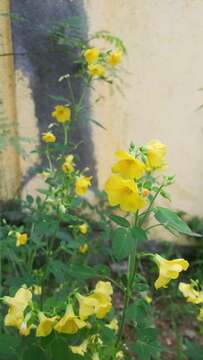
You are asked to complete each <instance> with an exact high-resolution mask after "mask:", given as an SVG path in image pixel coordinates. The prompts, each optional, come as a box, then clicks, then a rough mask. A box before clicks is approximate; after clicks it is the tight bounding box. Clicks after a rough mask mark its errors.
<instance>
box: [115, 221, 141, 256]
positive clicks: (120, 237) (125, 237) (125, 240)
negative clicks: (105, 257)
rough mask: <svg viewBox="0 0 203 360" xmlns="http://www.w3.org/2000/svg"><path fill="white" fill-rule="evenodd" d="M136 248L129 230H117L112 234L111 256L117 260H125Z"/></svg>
mask: <svg viewBox="0 0 203 360" xmlns="http://www.w3.org/2000/svg"><path fill="white" fill-rule="evenodd" d="M135 248H136V241H135V239H134V238H133V236H132V234H131V231H130V229H126V228H118V229H116V230H115V231H114V233H113V239H112V254H113V255H114V256H115V257H116V259H117V260H122V259H124V258H126V257H127V256H128V255H129V254H130V253H132V252H133V251H134V250H135Z"/></svg>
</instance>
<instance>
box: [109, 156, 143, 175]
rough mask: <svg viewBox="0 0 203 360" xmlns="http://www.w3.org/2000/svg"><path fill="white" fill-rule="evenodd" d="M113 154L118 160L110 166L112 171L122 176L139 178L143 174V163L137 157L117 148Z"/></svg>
mask: <svg viewBox="0 0 203 360" xmlns="http://www.w3.org/2000/svg"><path fill="white" fill-rule="evenodd" d="M115 155H116V156H117V157H118V158H119V161H118V162H117V163H116V164H115V165H113V166H112V172H113V173H117V174H119V175H121V176H123V177H124V178H129V179H139V178H140V177H142V176H143V175H144V172H145V165H144V164H143V162H142V161H140V160H139V159H135V158H134V156H132V155H130V154H128V153H127V151H124V150H118V151H117V152H116V153H115Z"/></svg>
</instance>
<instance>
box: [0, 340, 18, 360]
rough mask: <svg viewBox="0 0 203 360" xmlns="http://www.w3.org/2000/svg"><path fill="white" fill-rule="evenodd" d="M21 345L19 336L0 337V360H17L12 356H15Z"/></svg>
mask: <svg viewBox="0 0 203 360" xmlns="http://www.w3.org/2000/svg"><path fill="white" fill-rule="evenodd" d="M20 345H21V338H20V337H19V336H11V335H6V334H2V335H0V359H1V360H10V359H12V360H13V359H15V360H16V359H17V357H16V356H15V355H14V354H15V353H16V354H17V352H18V349H19V348H20Z"/></svg>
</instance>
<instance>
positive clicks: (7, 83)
mask: <svg viewBox="0 0 203 360" xmlns="http://www.w3.org/2000/svg"><path fill="white" fill-rule="evenodd" d="M9 11H10V9H9V1H8V0H3V1H0V14H2V16H0V125H1V128H0V130H2V128H3V127H4V126H5V127H4V129H5V128H7V129H8V130H9V136H11V137H13V136H15V135H16V125H17V123H16V103H15V78H14V67H13V56H12V53H13V47H12V40H11V24H10V18H9V16H7V15H6V14H9ZM20 175H21V174H20V166H19V157H18V155H17V153H16V151H15V150H14V148H13V147H11V146H9V147H7V148H6V149H5V150H4V151H0V200H1V203H2V202H5V201H7V200H11V199H12V198H13V197H14V196H16V195H17V194H18V193H19V187H20Z"/></svg>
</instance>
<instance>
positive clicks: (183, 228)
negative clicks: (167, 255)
mask: <svg viewBox="0 0 203 360" xmlns="http://www.w3.org/2000/svg"><path fill="white" fill-rule="evenodd" d="M154 213H155V218H156V219H157V220H158V221H159V223H160V224H163V226H164V227H165V228H166V229H167V230H169V231H172V232H173V231H177V232H179V233H182V234H186V235H190V236H197V237H199V236H201V235H200V234H197V233H194V232H193V231H191V229H190V228H189V226H188V225H187V224H186V223H185V222H184V221H183V220H182V219H181V218H180V217H179V216H178V215H176V213H174V211H172V210H170V209H167V208H163V207H157V208H156V209H155V210H154Z"/></svg>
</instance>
